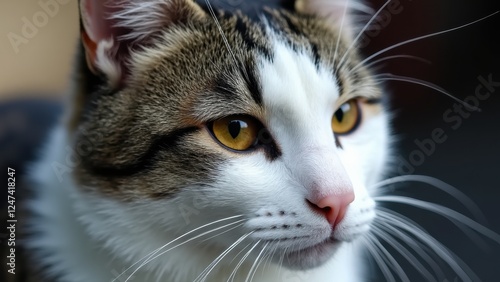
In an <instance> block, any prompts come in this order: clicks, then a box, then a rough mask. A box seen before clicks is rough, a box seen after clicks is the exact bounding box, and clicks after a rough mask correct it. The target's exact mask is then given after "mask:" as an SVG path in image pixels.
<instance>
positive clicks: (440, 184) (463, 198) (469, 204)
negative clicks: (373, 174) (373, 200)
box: [370, 175, 487, 224]
mask: <svg viewBox="0 0 500 282" xmlns="http://www.w3.org/2000/svg"><path fill="white" fill-rule="evenodd" d="M408 181H414V182H420V183H425V184H429V185H431V186H432V187H435V188H437V189H439V190H441V191H443V192H445V193H447V194H448V195H451V196H452V197H453V198H455V199H456V200H457V201H459V202H460V203H461V204H462V205H464V206H465V207H466V208H467V209H468V210H469V211H470V212H471V213H472V215H473V216H474V218H475V219H476V220H478V221H481V222H482V223H483V224H486V222H487V220H486V217H485V216H484V214H483V213H482V212H481V209H480V208H479V207H478V206H477V205H476V203H474V202H473V201H472V200H471V199H470V198H469V197H468V196H467V195H465V194H464V193H463V192H462V191H460V190H458V189H457V188H455V187H453V186H452V185H450V184H448V183H446V182H444V181H441V180H439V179H437V178H434V177H431V176H426V175H401V176H396V177H392V178H389V179H385V180H383V181H380V182H378V183H376V184H375V185H373V186H371V187H370V188H371V189H374V190H379V188H382V187H385V186H388V185H392V184H395V183H402V182H408Z"/></svg>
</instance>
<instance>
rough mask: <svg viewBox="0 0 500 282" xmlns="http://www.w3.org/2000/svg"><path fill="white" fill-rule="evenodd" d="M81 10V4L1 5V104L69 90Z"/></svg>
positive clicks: (35, 1)
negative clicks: (8, 99)
mask: <svg viewBox="0 0 500 282" xmlns="http://www.w3.org/2000/svg"><path fill="white" fill-rule="evenodd" d="M43 3H46V6H45V8H44V7H43V5H41V4H43ZM77 7H78V1H77V0H1V1H0V100H3V99H6V98H11V97H12V96H15V95H21V94H20V93H25V94H24V95H26V93H29V92H33V91H36V92H49V93H54V94H53V95H60V94H56V93H60V92H61V91H63V90H64V89H65V87H67V84H68V78H69V75H70V66H71V62H72V60H73V53H74V49H75V46H76V42H77V38H78V9H77ZM26 21H28V22H29V23H28V24H27V23H26Z"/></svg>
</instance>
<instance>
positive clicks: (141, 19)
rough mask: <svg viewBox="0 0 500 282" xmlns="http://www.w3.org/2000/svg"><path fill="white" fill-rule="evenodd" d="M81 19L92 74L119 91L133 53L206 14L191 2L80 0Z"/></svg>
mask: <svg viewBox="0 0 500 282" xmlns="http://www.w3.org/2000/svg"><path fill="white" fill-rule="evenodd" d="M80 16H81V22H82V25H81V27H82V43H83V45H84V49H85V53H86V57H87V64H88V66H89V68H90V70H91V71H92V72H94V73H96V74H103V75H105V76H106V78H107V80H108V83H109V84H110V86H113V87H116V86H118V85H121V84H123V83H124V81H125V80H126V77H127V75H128V71H129V66H128V60H129V59H130V56H131V54H132V52H134V50H137V49H140V48H141V47H144V46H147V45H148V44H149V43H150V42H151V40H152V39H153V38H154V37H155V36H158V35H159V34H161V32H162V31H164V30H165V29H166V28H168V27H169V26H171V25H175V24H181V23H187V22H189V21H192V20H196V19H200V18H203V17H205V16H206V13H205V12H204V11H203V10H202V9H201V7H200V6H198V5H197V4H196V3H195V2H194V1H192V0H80Z"/></svg>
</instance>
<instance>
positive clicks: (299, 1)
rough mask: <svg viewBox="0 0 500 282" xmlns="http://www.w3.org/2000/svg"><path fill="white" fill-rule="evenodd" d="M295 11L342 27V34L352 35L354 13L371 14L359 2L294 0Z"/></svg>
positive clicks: (353, 0)
mask: <svg viewBox="0 0 500 282" xmlns="http://www.w3.org/2000/svg"><path fill="white" fill-rule="evenodd" d="M295 9H296V10H297V12H299V13H303V14H308V15H314V16H319V17H322V18H324V19H326V20H327V21H328V22H330V23H331V24H332V25H336V26H341V25H342V26H343V29H344V32H346V33H348V34H351V35H352V33H354V32H355V31H356V30H357V29H358V27H357V25H356V19H355V14H356V12H359V11H361V12H368V13H370V12H371V9H370V8H369V7H367V6H366V5H364V4H363V3H362V1H360V0H296V1H295Z"/></svg>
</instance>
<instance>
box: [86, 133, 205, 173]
mask: <svg viewBox="0 0 500 282" xmlns="http://www.w3.org/2000/svg"><path fill="white" fill-rule="evenodd" d="M198 130H200V129H199V128H198V127H188V128H182V129H177V130H175V131H172V132H170V133H169V134H167V135H164V136H158V137H156V138H155V139H154V141H153V142H152V144H151V145H150V146H149V149H148V150H147V151H146V152H145V153H144V154H143V155H142V156H141V157H140V158H139V159H138V160H137V161H136V162H134V163H131V164H128V165H125V166H121V167H120V166H100V165H98V164H91V163H89V162H84V163H83V165H84V167H85V168H86V169H88V170H89V171H91V172H92V173H93V174H95V175H97V176H102V177H111V178H116V177H132V176H134V175H136V174H138V173H141V172H144V171H148V170H150V169H152V168H153V167H154V165H155V163H156V161H158V159H157V158H156V156H157V155H158V152H160V151H162V150H171V149H172V148H174V147H176V146H177V144H178V142H179V141H180V140H182V139H183V138H184V137H185V136H187V135H189V134H192V133H194V132H196V131H198Z"/></svg>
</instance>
